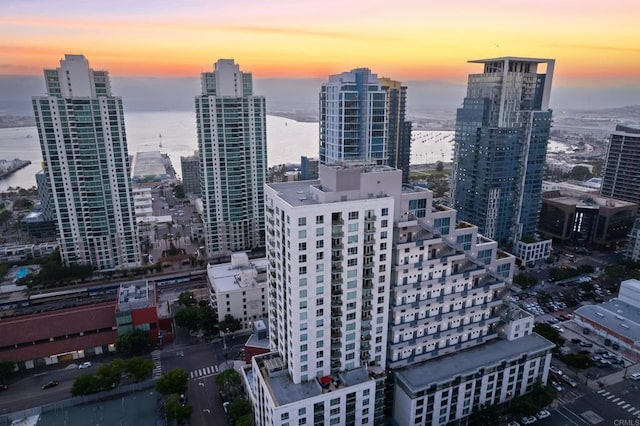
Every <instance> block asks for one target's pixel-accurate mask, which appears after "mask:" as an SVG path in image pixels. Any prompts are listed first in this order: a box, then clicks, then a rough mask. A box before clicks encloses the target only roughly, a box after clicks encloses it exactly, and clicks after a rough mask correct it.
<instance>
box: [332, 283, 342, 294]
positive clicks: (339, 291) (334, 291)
mask: <svg viewBox="0 0 640 426" xmlns="http://www.w3.org/2000/svg"><path fill="white" fill-rule="evenodd" d="M341 294H342V287H341V286H335V285H334V286H331V295H332V296H339V295H341Z"/></svg>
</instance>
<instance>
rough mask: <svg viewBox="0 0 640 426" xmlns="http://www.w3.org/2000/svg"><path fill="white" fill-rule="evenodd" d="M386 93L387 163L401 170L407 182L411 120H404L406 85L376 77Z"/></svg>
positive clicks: (404, 180) (403, 180) (403, 178)
mask: <svg viewBox="0 0 640 426" xmlns="http://www.w3.org/2000/svg"><path fill="white" fill-rule="evenodd" d="M378 81H379V82H380V86H381V87H382V89H383V90H384V91H386V93H387V108H386V109H387V117H388V120H387V122H388V129H387V153H388V155H389V161H388V162H387V164H388V165H389V166H391V167H395V168H396V169H400V170H402V182H404V183H409V171H410V170H409V166H410V159H411V122H410V121H406V120H405V116H406V108H407V86H403V85H402V83H400V82H399V81H396V80H392V79H390V78H386V77H382V78H380V79H378Z"/></svg>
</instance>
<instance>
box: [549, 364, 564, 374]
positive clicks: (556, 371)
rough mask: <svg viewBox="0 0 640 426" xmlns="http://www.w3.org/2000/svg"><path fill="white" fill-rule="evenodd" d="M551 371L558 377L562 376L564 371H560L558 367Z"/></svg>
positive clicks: (550, 369)
mask: <svg viewBox="0 0 640 426" xmlns="http://www.w3.org/2000/svg"><path fill="white" fill-rule="evenodd" d="M549 371H551V372H552V373H554V374H557V375H558V376H562V370H560V369H559V368H557V367H554V366H553V365H552V366H551V367H549Z"/></svg>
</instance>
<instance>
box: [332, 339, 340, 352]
mask: <svg viewBox="0 0 640 426" xmlns="http://www.w3.org/2000/svg"><path fill="white" fill-rule="evenodd" d="M341 347H342V344H341V343H340V342H339V341H338V342H331V353H333V351H334V350H339V349H340V348H341Z"/></svg>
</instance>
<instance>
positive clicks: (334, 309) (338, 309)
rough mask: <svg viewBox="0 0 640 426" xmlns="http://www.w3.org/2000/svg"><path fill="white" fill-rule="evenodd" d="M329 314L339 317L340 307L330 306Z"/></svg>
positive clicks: (340, 313)
mask: <svg viewBox="0 0 640 426" xmlns="http://www.w3.org/2000/svg"><path fill="white" fill-rule="evenodd" d="M331 315H332V316H334V317H341V316H342V309H340V308H337V307H333V308H331Z"/></svg>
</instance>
